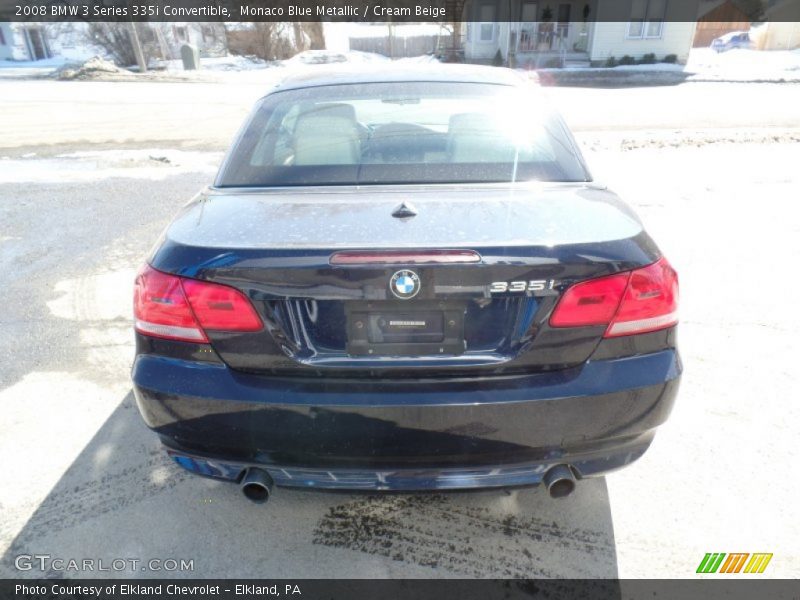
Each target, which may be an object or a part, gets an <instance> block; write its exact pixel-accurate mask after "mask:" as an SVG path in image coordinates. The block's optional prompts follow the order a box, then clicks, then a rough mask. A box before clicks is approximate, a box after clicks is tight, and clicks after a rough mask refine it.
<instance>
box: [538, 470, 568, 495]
mask: <svg viewBox="0 0 800 600" xmlns="http://www.w3.org/2000/svg"><path fill="white" fill-rule="evenodd" d="M542 482H543V483H544V485H545V487H546V488H547V492H548V493H549V494H550V497H551V498H566V497H567V496H569V495H570V494H571V493H572V492H573V491H575V475H574V474H573V473H572V469H570V468H569V466H568V465H556V466H554V467H550V469H548V470H547V473H545V474H544V477H543V478H542Z"/></svg>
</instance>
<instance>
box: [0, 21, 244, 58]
mask: <svg viewBox="0 0 800 600" xmlns="http://www.w3.org/2000/svg"><path fill="white" fill-rule="evenodd" d="M136 29H137V31H138V33H139V39H140V41H141V43H142V46H143V47H144V49H145V53H146V55H147V56H148V57H149V58H156V59H164V60H172V59H178V58H180V56H181V46H183V45H184V44H191V45H194V46H197V48H198V50H199V51H200V56H203V57H208V56H225V55H226V54H227V52H228V44H227V37H226V34H225V26H224V25H223V24H222V23H181V22H178V23H138V24H137V27H136ZM87 30H88V27H87V24H86V23H6V22H3V23H0V60H3V59H6V60H20V61H29V60H42V59H46V58H53V57H61V58H65V59H67V60H86V59H87V58H90V57H92V56H95V55H97V54H103V52H102V50H101V49H100V48H99V47H98V46H96V45H94V44H92V42H91V41H90V40H89V38H88V36H87ZM123 66H127V65H123Z"/></svg>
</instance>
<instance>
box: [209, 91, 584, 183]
mask: <svg viewBox="0 0 800 600" xmlns="http://www.w3.org/2000/svg"><path fill="white" fill-rule="evenodd" d="M587 179H588V174H587V172H586V170H585V168H584V166H583V162H582V160H581V158H580V155H579V153H578V151H577V149H576V148H575V145H574V143H573V141H572V139H571V137H570V136H569V134H568V133H567V131H566V128H565V126H564V125H563V123H562V122H561V120H560V119H559V118H558V117H557V116H556V115H555V114H553V113H552V112H550V111H549V110H548V109H546V108H545V106H544V103H543V101H542V99H541V97H540V95H539V94H538V93H537V92H536V91H535V90H531V89H527V88H515V87H509V86H501V85H489V84H472V83H432V82H424V83H407V82H403V83H371V84H358V85H338V86H320V87H312V88H306V89H298V90H288V91H283V92H277V93H274V94H271V95H269V96H267V97H266V98H264V99H263V100H262V101H261V103H260V105H259V106H258V107H257V108H256V110H255V112H254V113H253V116H252V117H251V119H250V121H249V123H248V124H247V125H246V127H245V129H244V132H243V134H242V135H241V137H240V138H239V140H238V141H237V143H236V145H235V146H234V147H233V149H232V150H231V152H230V154H229V157H228V159H227V160H226V163H225V165H224V166H223V169H222V171H221V172H220V175H219V177H218V179H217V186H220V187H230V186H236V187H242V186H245V187H247V186H290V185H355V184H359V185H360V184H390V183H455V182H458V183H464V182H508V181H530V180H539V181H586V180H587Z"/></svg>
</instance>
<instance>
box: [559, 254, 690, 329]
mask: <svg viewBox="0 0 800 600" xmlns="http://www.w3.org/2000/svg"><path fill="white" fill-rule="evenodd" d="M677 310H678V276H677V274H676V273H675V270H674V269H673V268H672V267H671V266H670V264H669V263H668V262H667V260H666V259H665V258H662V259H660V260H659V261H657V262H655V263H653V264H652V265H648V266H647V267H642V268H641V269H636V270H635V271H629V272H625V273H618V274H616V275H611V276H608V277H600V278H598V279H591V280H589V281H583V282H581V283H578V284H575V285H573V286H572V287H570V288H568V289H567V290H566V291H565V292H564V294H563V295H562V296H561V299H560V300H559V302H558V304H557V305H556V308H555V310H554V311H553V314H552V315H551V316H550V325H551V327H585V326H593V325H607V327H606V331H605V334H604V337H617V336H621V335H631V334H634V333H646V332H648V331H656V330H658V329H664V328H666V327H671V326H672V325H675V323H677V322H678V312H677Z"/></svg>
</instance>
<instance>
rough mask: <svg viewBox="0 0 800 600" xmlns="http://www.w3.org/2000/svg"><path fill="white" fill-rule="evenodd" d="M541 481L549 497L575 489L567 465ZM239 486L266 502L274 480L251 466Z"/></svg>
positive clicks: (251, 497) (252, 498)
mask: <svg viewBox="0 0 800 600" xmlns="http://www.w3.org/2000/svg"><path fill="white" fill-rule="evenodd" d="M542 483H543V484H544V486H545V488H547V493H548V494H550V497H551V498H566V497H567V496H569V495H570V494H571V493H572V492H573V491H575V474H574V473H573V472H572V469H571V468H570V467H569V465H556V466H554V467H550V469H548V470H547V472H546V473H545V474H544V477H542ZM239 486H240V487H241V490H242V493H243V494H244V495H245V498H247V499H248V500H250V501H251V502H255V503H256V504H266V503H267V501H269V499H270V496H272V489H273V488H274V487H275V482H274V481H273V480H272V477H270V475H269V473H267V472H266V471H265V470H264V469H259V468H257V467H251V468H249V469H247V471H245V473H244V477H242V481H241V483H240V484H239Z"/></svg>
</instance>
